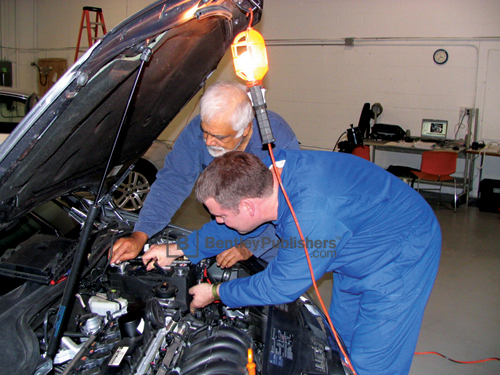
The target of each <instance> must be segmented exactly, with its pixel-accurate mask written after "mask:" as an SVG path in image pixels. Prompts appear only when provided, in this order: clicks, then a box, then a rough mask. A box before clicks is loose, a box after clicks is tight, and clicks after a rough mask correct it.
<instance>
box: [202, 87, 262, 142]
mask: <svg viewBox="0 0 500 375" xmlns="http://www.w3.org/2000/svg"><path fill="white" fill-rule="evenodd" d="M200 116H201V121H203V122H205V123H207V124H210V122H211V121H213V120H215V119H217V118H219V117H220V116H227V118H228V119H229V121H230V123H231V125H232V127H233V130H234V131H236V132H238V134H237V135H236V137H240V136H241V135H242V134H243V132H244V131H245V129H246V128H247V126H248V124H250V123H251V122H252V121H253V118H254V110H253V107H252V102H251V101H250V98H249V97H248V95H247V89H246V87H245V85H242V84H240V83H236V82H217V83H214V84H213V85H212V86H210V87H209V88H208V89H207V91H206V92H205V94H203V96H202V97H201V101H200Z"/></svg>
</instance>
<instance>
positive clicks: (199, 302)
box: [189, 283, 220, 313]
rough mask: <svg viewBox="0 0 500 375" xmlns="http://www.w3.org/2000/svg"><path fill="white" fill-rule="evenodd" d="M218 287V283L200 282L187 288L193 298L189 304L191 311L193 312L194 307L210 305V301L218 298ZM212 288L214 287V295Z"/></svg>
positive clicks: (199, 307)
mask: <svg viewBox="0 0 500 375" xmlns="http://www.w3.org/2000/svg"><path fill="white" fill-rule="evenodd" d="M219 287H220V284H217V285H215V286H214V284H208V283H201V284H198V285H195V286H193V287H192V288H191V289H189V294H191V295H192V296H193V300H192V301H191V305H190V309H191V313H194V312H195V310H196V309H201V308H202V307H205V306H207V305H210V304H211V303H212V302H215V301H217V300H218V299H220V298H219ZM213 288H215V289H216V291H215V295H214V291H213V290H212V289H213ZM216 296H217V297H216Z"/></svg>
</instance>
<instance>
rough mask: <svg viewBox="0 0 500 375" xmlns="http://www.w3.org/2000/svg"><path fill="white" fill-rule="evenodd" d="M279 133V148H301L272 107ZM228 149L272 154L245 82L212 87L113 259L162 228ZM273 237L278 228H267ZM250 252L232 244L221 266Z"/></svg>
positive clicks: (130, 254)
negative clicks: (212, 163)
mask: <svg viewBox="0 0 500 375" xmlns="http://www.w3.org/2000/svg"><path fill="white" fill-rule="evenodd" d="M268 115H269V122H270V124H271V128H272V131H273V134H274V136H275V138H276V142H275V143H274V146H275V149H276V150H277V149H288V150H298V149H299V143H298V141H297V137H296V136H295V134H294V132H293V130H292V129H291V128H290V126H289V125H288V124H287V122H286V121H285V120H284V119H283V118H282V117H281V116H279V115H278V114H276V113H274V112H272V111H268ZM228 151H245V152H248V153H251V154H254V155H256V156H257V157H258V158H259V159H261V160H263V159H265V158H266V157H267V156H268V151H267V149H264V148H263V147H262V141H261V138H260V134H259V130H258V125H257V121H256V119H255V114H254V110H253V107H252V103H251V101H250V99H249V98H248V95H247V91H246V87H245V86H244V85H241V84H239V83H232V82H218V83H215V84H213V85H212V86H210V87H209V88H208V89H207V90H206V92H205V94H204V95H203V96H202V98H201V101H200V115H198V116H196V117H195V118H194V119H193V120H192V121H191V122H190V123H189V124H188V125H187V126H186V128H185V129H184V130H183V131H182V132H181V134H180V135H179V137H178V139H177V140H176V142H175V144H174V148H173V150H172V151H171V152H170V153H169V154H168V155H167V157H166V159H165V165H164V167H163V169H161V170H160V171H159V172H158V174H157V179H156V181H155V182H154V183H153V185H152V186H151V191H150V193H149V194H148V196H147V198H146V201H145V203H144V207H143V208H142V210H141V212H140V214H139V221H138V222H137V224H136V225H135V228H134V232H133V233H132V234H131V235H130V236H129V237H123V238H120V239H119V240H118V241H117V242H116V243H115V245H114V246H113V249H112V254H111V263H120V262H121V261H124V260H129V259H133V258H135V257H136V256H137V255H139V253H140V252H141V250H142V249H143V247H144V245H145V243H146V242H147V240H148V239H149V238H150V237H151V236H153V235H154V234H156V233H158V232H159V231H161V230H163V229H164V228H165V227H166V226H167V225H168V224H169V223H170V220H171V219H172V216H173V215H174V214H175V212H176V211H177V210H178V209H179V207H180V206H181V204H182V203H183V202H184V200H185V199H186V198H187V197H188V196H189V194H190V193H191V191H192V189H193V186H194V183H195V182H196V179H197V178H198V176H199V174H200V173H201V172H203V170H204V169H205V168H206V167H207V166H208V165H209V164H210V162H211V161H212V160H213V159H214V158H216V157H218V156H221V155H223V154H225V153H226V152H228ZM264 236H265V237H266V238H273V237H274V233H271V232H269V233H265V234H264ZM252 252H253V255H255V256H257V257H259V258H262V259H263V260H266V261H270V260H271V259H272V258H274V256H275V255H276V251H275V250H274V251H273V250H271V246H266V247H260V248H258V249H252ZM252 252H250V250H249V249H248V248H246V247H244V246H238V247H233V248H231V249H228V250H227V251H224V252H222V253H221V254H219V255H218V256H217V262H218V263H219V264H220V265H221V266H222V267H230V266H232V265H233V264H234V263H236V262H237V261H239V260H244V259H248V258H249V257H250V256H251V255H252Z"/></svg>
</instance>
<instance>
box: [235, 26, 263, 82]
mask: <svg viewBox="0 0 500 375" xmlns="http://www.w3.org/2000/svg"><path fill="white" fill-rule="evenodd" d="M231 52H232V54H233V62H234V69H235V71H236V75H237V76H238V77H240V78H241V79H243V80H245V81H247V82H261V81H262V79H263V78H264V76H265V75H266V73H267V71H268V70H269V67H268V61H267V51H266V44H265V42H264V38H263V37H262V35H260V33H259V32H257V31H255V30H254V29H252V28H249V29H247V30H246V31H243V32H241V33H239V34H238V35H237V36H236V38H234V42H233V44H232V45H231Z"/></svg>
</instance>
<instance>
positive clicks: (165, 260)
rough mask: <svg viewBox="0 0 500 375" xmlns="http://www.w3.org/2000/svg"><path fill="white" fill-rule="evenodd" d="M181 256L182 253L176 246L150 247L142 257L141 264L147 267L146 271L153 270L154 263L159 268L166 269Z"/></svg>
mask: <svg viewBox="0 0 500 375" xmlns="http://www.w3.org/2000/svg"><path fill="white" fill-rule="evenodd" d="M183 255H184V252H183V251H182V250H179V249H177V245H176V244H172V243H171V244H163V245H152V246H151V247H150V248H149V250H148V251H147V252H146V253H145V254H144V255H143V256H142V262H143V263H144V265H147V267H146V270H148V271H151V270H152V269H153V268H154V262H157V263H158V264H159V265H160V266H161V267H166V266H168V265H170V264H172V262H173V261H174V260H175V259H177V258H179V257H181V256H183Z"/></svg>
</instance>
